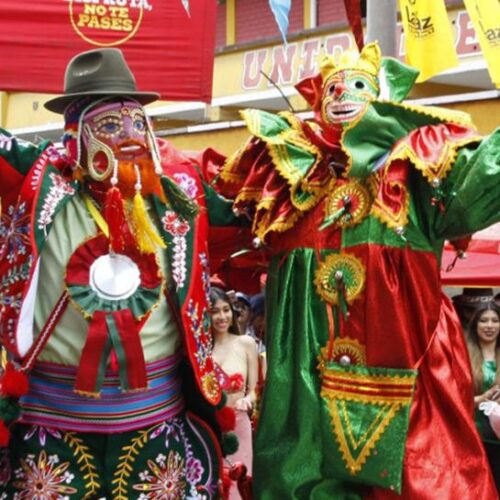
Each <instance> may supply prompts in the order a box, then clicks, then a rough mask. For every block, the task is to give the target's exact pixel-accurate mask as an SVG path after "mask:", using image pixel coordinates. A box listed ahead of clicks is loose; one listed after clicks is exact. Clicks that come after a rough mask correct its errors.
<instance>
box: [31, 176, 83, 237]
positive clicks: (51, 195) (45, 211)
mask: <svg viewBox="0 0 500 500" xmlns="http://www.w3.org/2000/svg"><path fill="white" fill-rule="evenodd" d="M49 177H50V179H51V180H52V186H51V187H50V189H49V192H48V194H47V196H46V197H45V199H44V201H43V206H42V210H41V211H40V216H39V218H38V221H37V224H38V229H41V230H43V231H44V233H46V232H47V226H48V225H50V224H51V223H52V217H53V216H54V213H55V211H56V208H57V205H58V204H59V202H60V201H61V200H62V199H63V198H64V197H65V196H66V195H72V194H74V193H75V189H74V188H73V187H72V186H71V185H69V184H68V183H67V181H66V179H64V177H63V176H62V175H59V174H56V173H54V172H51V173H50V174H49Z"/></svg>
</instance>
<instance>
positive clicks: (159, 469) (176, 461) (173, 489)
mask: <svg viewBox="0 0 500 500" xmlns="http://www.w3.org/2000/svg"><path fill="white" fill-rule="evenodd" d="M147 463H148V467H149V470H146V471H144V472H143V473H142V477H145V478H147V479H146V480H145V481H144V482H142V483H138V484H134V485H133V486H132V488H133V489H134V490H136V491H141V492H144V493H145V495H144V493H141V496H140V497H139V498H147V499H149V500H154V499H156V500H160V499H162V500H180V499H181V498H184V492H185V490H186V481H185V475H184V459H183V458H182V457H181V455H179V453H177V452H175V451H171V452H170V453H169V454H168V459H167V461H166V463H165V462H163V465H161V464H160V463H158V458H157V459H156V460H155V461H154V462H153V460H148V462H147Z"/></svg>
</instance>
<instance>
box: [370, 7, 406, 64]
mask: <svg viewBox="0 0 500 500" xmlns="http://www.w3.org/2000/svg"><path fill="white" fill-rule="evenodd" d="M396 4H397V0H367V5H366V27H367V30H366V31H367V33H366V42H367V43H370V42H375V41H377V42H378V44H379V45H380V50H381V51H382V54H383V55H384V56H388V57H396V56H397V54H396V22H397V18H398V9H397V5H396Z"/></svg>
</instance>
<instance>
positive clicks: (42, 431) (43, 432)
mask: <svg viewBox="0 0 500 500" xmlns="http://www.w3.org/2000/svg"><path fill="white" fill-rule="evenodd" d="M37 433H38V440H39V442H40V446H45V443H46V442H47V434H50V435H51V436H52V437H54V438H56V439H62V434H61V433H60V432H59V431H58V430H57V429H54V428H52V427H42V426H39V425H34V426H33V427H31V429H29V430H28V432H27V433H26V434H25V435H24V440H25V441H28V439H31V438H32V437H33V436H34V435H35V434H37ZM52 457H57V455H51V456H50V458H49V461H50V460H53V458H52Z"/></svg>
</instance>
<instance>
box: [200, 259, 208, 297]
mask: <svg viewBox="0 0 500 500" xmlns="http://www.w3.org/2000/svg"><path fill="white" fill-rule="evenodd" d="M200 262H201V269H202V271H201V282H202V284H203V291H204V292H205V297H206V299H207V303H210V268H209V265H208V258H207V255H206V254H205V253H200Z"/></svg>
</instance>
